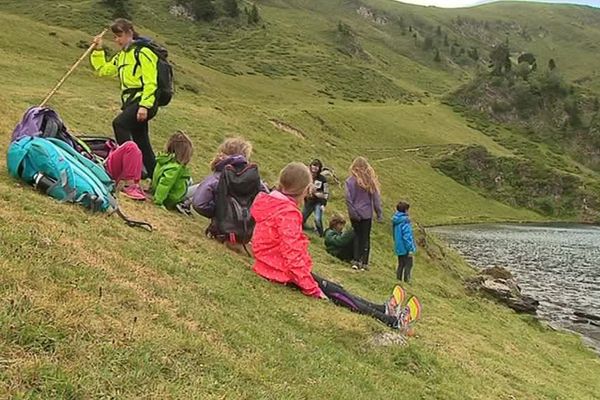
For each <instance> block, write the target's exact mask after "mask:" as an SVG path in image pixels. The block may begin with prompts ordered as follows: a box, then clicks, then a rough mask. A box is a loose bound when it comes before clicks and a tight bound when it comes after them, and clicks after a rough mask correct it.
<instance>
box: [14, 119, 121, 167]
mask: <svg viewBox="0 0 600 400" xmlns="http://www.w3.org/2000/svg"><path fill="white" fill-rule="evenodd" d="M24 137H42V138H55V139H59V140H61V141H63V142H65V143H66V144H68V145H69V147H72V148H73V149H75V150H76V151H77V152H78V153H80V154H82V155H83V156H84V157H86V158H88V159H90V160H92V161H94V162H96V163H102V162H103V161H104V160H105V159H106V157H107V156H108V153H106V155H105V156H101V155H100V156H99V155H98V154H97V153H96V152H95V151H94V149H92V148H91V147H90V146H89V145H88V144H87V143H86V141H85V140H81V139H80V138H78V137H77V136H75V135H73V134H72V133H70V132H69V130H68V129H67V127H66V125H65V124H64V122H63V121H62V119H61V118H60V116H59V115H58V113H57V112H56V111H54V110H53V109H51V108H50V107H30V108H29V109H28V110H27V111H26V112H25V114H24V115H23V118H22V119H21V122H19V124H17V126H16V127H15V129H14V131H13V134H12V138H11V142H15V141H17V140H19V139H21V138H24ZM94 139H98V138H96V137H94ZM103 139H105V141H106V140H108V141H110V142H111V144H114V145H115V148H116V146H117V142H116V141H115V140H114V139H110V138H103ZM100 154H102V152H100Z"/></svg>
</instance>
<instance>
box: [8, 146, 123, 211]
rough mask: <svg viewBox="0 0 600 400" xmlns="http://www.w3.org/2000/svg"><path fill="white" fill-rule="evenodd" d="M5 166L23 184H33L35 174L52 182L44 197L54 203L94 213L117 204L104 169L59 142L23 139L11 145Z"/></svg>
mask: <svg viewBox="0 0 600 400" xmlns="http://www.w3.org/2000/svg"><path fill="white" fill-rule="evenodd" d="M7 164H8V171H9V173H10V175H11V176H13V177H15V178H20V179H22V180H23V181H25V182H26V183H29V184H34V183H35V182H36V177H37V176H38V174H42V175H43V176H44V177H46V178H47V179H50V180H51V181H53V182H54V184H53V185H50V186H49V187H47V188H46V194H48V195H49V196H51V197H53V198H55V199H57V200H60V201H66V202H72V203H80V204H82V205H84V206H85V207H86V208H89V209H91V210H94V211H108V210H109V208H110V207H111V206H113V205H115V204H116V203H115V201H114V198H113V197H112V195H111V193H112V191H113V189H114V184H113V181H112V179H111V178H110V176H108V174H107V173H106V171H105V170H104V168H102V166H100V165H98V164H96V163H94V162H93V161H91V160H89V159H87V158H85V157H83V156H82V155H81V154H79V153H78V152H77V151H75V149H73V148H72V147H70V146H69V145H68V144H67V143H65V142H63V141H62V140H60V139H56V138H41V137H25V138H22V139H20V140H18V141H16V142H13V143H12V144H11V145H10V147H9V149H8V156H7ZM38 180H39V177H38Z"/></svg>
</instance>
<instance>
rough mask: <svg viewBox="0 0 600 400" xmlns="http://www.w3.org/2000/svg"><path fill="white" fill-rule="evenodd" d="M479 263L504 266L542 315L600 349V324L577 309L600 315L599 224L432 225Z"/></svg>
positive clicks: (471, 259) (473, 260)
mask: <svg viewBox="0 0 600 400" xmlns="http://www.w3.org/2000/svg"><path fill="white" fill-rule="evenodd" d="M432 231H433V232H435V233H437V234H438V235H439V236H441V237H442V238H443V239H445V240H446V241H447V242H448V243H449V245H450V246H451V247H452V248H454V249H455V250H457V251H458V253H459V254H461V255H462V256H463V257H464V258H465V259H466V260H467V262H469V263H470V264H471V265H473V266H475V267H477V268H488V267H494V266H500V267H505V268H507V269H508V270H510V271H511V272H512V273H513V274H514V275H515V276H516V277H517V279H518V281H519V284H520V286H521V288H522V290H523V292H524V293H525V294H528V295H531V296H533V297H535V298H536V299H538V300H539V301H540V308H539V310H538V315H539V316H540V317H542V318H544V319H546V320H549V321H550V322H551V323H552V324H553V325H555V326H560V327H563V328H566V329H570V330H574V331H577V332H579V333H581V334H583V335H584V336H585V337H587V338H588V339H589V342H590V343H591V344H592V345H594V346H595V347H596V349H598V350H599V351H600V327H597V326H593V325H590V324H587V323H582V322H584V321H581V319H579V318H577V317H575V315H574V312H575V311H579V312H584V313H588V314H594V315H598V314H600V228H599V227H594V226H582V225H559V226H552V225H545V226H541V225H468V226H450V227H437V228H434V229H432Z"/></svg>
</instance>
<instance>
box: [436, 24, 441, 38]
mask: <svg viewBox="0 0 600 400" xmlns="http://www.w3.org/2000/svg"><path fill="white" fill-rule="evenodd" d="M435 34H436V35H438V36H442V27H441V26H439V25H438V27H437V29H436V31H435Z"/></svg>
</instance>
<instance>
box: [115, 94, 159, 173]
mask: <svg viewBox="0 0 600 400" xmlns="http://www.w3.org/2000/svg"><path fill="white" fill-rule="evenodd" d="M138 109H139V105H138V104H137V103H130V104H128V105H125V106H124V107H123V109H122V110H121V114H119V115H117V117H116V118H115V119H114V120H113V130H114V132H115V139H117V143H119V144H123V143H125V142H126V141H128V140H133V141H134V142H135V144H137V145H138V147H139V148H140V151H141V152H142V158H143V161H144V168H145V169H146V174H147V176H149V177H152V174H153V173H154V166H155V165H156V159H155V157H154V150H152V144H151V143H150V136H149V132H148V121H150V120H151V119H152V118H154V116H155V115H156V112H157V111H158V108H157V107H156V106H154V107H152V108H151V109H148V119H147V120H146V121H144V122H138V120H137V112H138Z"/></svg>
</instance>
